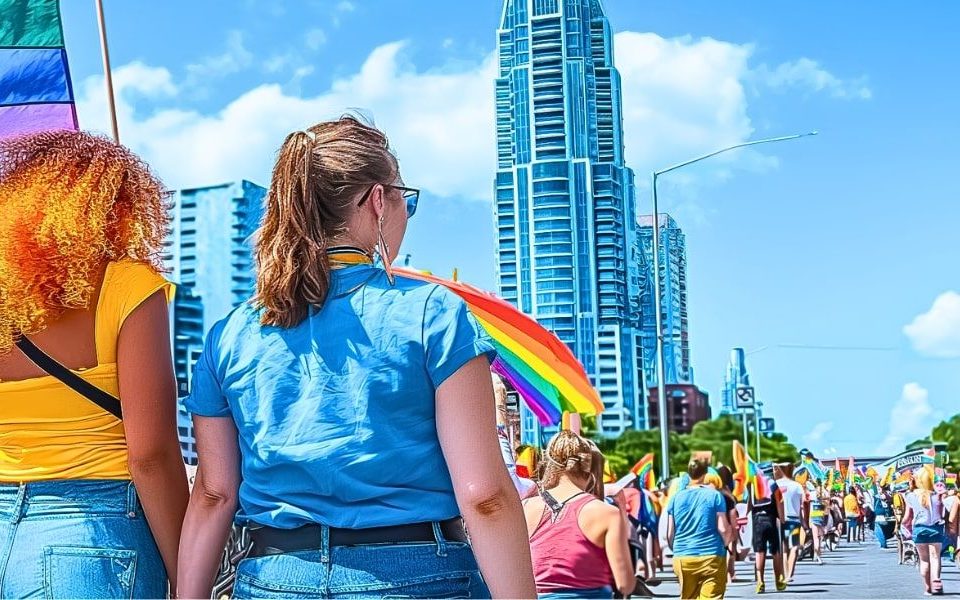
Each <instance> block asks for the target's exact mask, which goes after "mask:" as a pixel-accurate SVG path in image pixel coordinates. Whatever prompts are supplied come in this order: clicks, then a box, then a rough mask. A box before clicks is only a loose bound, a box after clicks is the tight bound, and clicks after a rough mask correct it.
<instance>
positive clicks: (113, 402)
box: [17, 336, 123, 419]
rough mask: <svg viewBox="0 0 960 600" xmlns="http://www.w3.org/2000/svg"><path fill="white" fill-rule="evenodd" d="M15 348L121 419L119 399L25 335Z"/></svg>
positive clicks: (65, 383)
mask: <svg viewBox="0 0 960 600" xmlns="http://www.w3.org/2000/svg"><path fill="white" fill-rule="evenodd" d="M17 348H19V349H20V351H21V352H23V353H24V354H25V355H26V356H27V358H29V359H30V360H31V361H32V362H33V364H35V365H37V366H38V367H40V368H41V369H43V370H44V371H46V372H47V373H49V374H50V375H52V376H53V377H55V378H57V379H59V380H60V381H61V382H62V383H63V384H64V385H66V386H67V387H69V388H70V389H72V390H73V391H75V392H77V393H78V394H80V395H81V396H83V397H84V398H86V399H87V400H89V401H90V402H93V403H94V404H96V405H97V406H99V407H100V408H102V409H103V410H105V411H107V412H108V413H110V414H112V415H113V416H115V417H116V418H118V419H123V414H122V411H121V410H120V400H118V399H117V398H114V397H113V396H112V395H110V394H108V393H107V392H105V391H103V390H101V389H100V388H98V387H97V386H95V385H93V384H92V383H90V382H89V381H87V380H85V379H83V378H82V377H80V376H79V375H77V374H76V373H74V372H73V371H71V370H70V369H68V368H66V367H65V366H63V365H61V364H60V363H58V362H57V361H56V360H54V359H53V358H51V357H50V356H49V355H48V354H47V353H46V352H44V351H43V350H41V349H40V348H37V346H36V345H35V344H34V343H33V342H31V341H30V340H28V339H27V338H26V337H25V336H21V337H20V339H19V340H18V341H17Z"/></svg>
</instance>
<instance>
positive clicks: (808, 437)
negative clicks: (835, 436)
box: [803, 421, 833, 447]
mask: <svg viewBox="0 0 960 600" xmlns="http://www.w3.org/2000/svg"><path fill="white" fill-rule="evenodd" d="M832 429H833V421H821V422H819V423H817V424H816V425H814V426H813V428H812V429H811V430H810V431H808V432H807V433H806V434H805V435H804V436H803V441H804V443H805V444H806V445H807V446H808V447H809V446H817V445H819V444H820V443H821V442H823V436H825V435H826V434H828V433H830V431H831V430H832Z"/></svg>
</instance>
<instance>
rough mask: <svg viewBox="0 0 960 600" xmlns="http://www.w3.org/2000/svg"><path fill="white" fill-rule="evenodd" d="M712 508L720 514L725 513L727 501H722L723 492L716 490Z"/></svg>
mask: <svg viewBox="0 0 960 600" xmlns="http://www.w3.org/2000/svg"><path fill="white" fill-rule="evenodd" d="M713 505H714V508H715V509H716V510H717V512H718V513H720V514H725V513H726V512H727V503H726V502H724V501H723V494H721V493H720V492H717V494H716V496H715V497H714V499H713Z"/></svg>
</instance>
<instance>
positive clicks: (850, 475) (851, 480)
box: [847, 456, 857, 487]
mask: <svg viewBox="0 0 960 600" xmlns="http://www.w3.org/2000/svg"><path fill="white" fill-rule="evenodd" d="M856 483H857V469H856V467H854V466H853V457H852V456H851V457H850V462H848V463H847V487H853V486H854V485H855V484H856Z"/></svg>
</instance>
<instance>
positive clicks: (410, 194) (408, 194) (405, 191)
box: [357, 183, 420, 219]
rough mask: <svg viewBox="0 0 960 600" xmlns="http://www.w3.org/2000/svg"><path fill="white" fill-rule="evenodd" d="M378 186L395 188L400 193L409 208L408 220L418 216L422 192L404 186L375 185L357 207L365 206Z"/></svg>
mask: <svg viewBox="0 0 960 600" xmlns="http://www.w3.org/2000/svg"><path fill="white" fill-rule="evenodd" d="M377 185H382V186H383V187H388V188H393V189H395V190H399V191H400V195H401V196H402V197H403V201H404V202H405V203H406V206H407V218H408V219H409V218H410V217H412V216H413V215H415V214H417V203H418V202H420V190H418V189H416V188H409V187H404V186H402V185H391V184H389V183H383V184H376V183H375V184H373V185H371V186H370V188H369V189H368V190H367V193H365V194H364V195H363V198H361V199H360V202H358V203H357V206H363V203H364V202H366V201H367V198H368V197H369V196H370V192H372V191H373V188H374V187H376V186H377Z"/></svg>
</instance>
